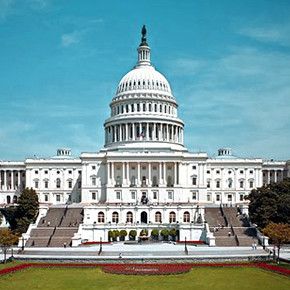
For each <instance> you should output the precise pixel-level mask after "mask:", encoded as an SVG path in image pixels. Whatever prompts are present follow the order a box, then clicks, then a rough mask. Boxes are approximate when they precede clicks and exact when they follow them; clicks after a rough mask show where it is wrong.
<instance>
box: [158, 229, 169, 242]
mask: <svg viewBox="0 0 290 290" xmlns="http://www.w3.org/2000/svg"><path fill="white" fill-rule="evenodd" d="M160 234H161V236H162V237H163V240H164V241H166V240H167V239H168V235H169V233H168V230H162V231H161V232H160Z"/></svg>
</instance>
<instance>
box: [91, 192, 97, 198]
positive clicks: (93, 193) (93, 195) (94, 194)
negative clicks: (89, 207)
mask: <svg viewBox="0 0 290 290" xmlns="http://www.w3.org/2000/svg"><path fill="white" fill-rule="evenodd" d="M92 200H96V193H95V192H92Z"/></svg>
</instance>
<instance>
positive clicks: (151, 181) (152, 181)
mask: <svg viewBox="0 0 290 290" xmlns="http://www.w3.org/2000/svg"><path fill="white" fill-rule="evenodd" d="M106 168H107V169H106V170H107V184H108V185H115V186H149V187H150V186H152V187H158V186H160V185H165V186H167V187H173V186H175V185H178V184H180V162H108V163H107V164H106Z"/></svg>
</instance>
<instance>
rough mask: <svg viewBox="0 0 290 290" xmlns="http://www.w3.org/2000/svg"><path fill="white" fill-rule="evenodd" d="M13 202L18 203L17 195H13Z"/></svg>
mask: <svg viewBox="0 0 290 290" xmlns="http://www.w3.org/2000/svg"><path fill="white" fill-rule="evenodd" d="M13 203H17V196H16V195H14V196H13Z"/></svg>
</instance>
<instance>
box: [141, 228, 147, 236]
mask: <svg viewBox="0 0 290 290" xmlns="http://www.w3.org/2000/svg"><path fill="white" fill-rule="evenodd" d="M140 236H148V230H146V229H144V230H142V231H141V232H140Z"/></svg>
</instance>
